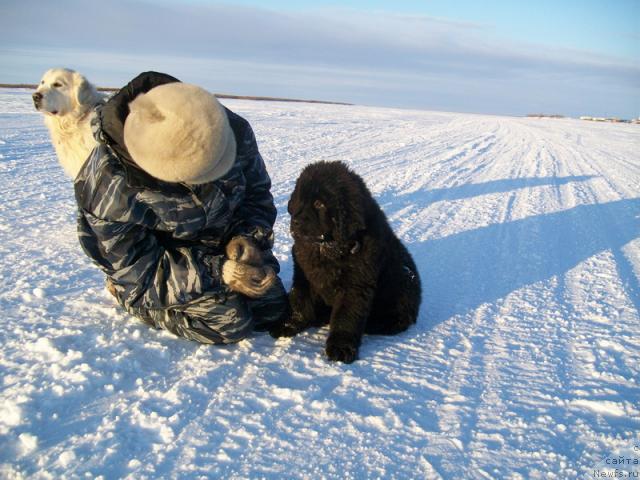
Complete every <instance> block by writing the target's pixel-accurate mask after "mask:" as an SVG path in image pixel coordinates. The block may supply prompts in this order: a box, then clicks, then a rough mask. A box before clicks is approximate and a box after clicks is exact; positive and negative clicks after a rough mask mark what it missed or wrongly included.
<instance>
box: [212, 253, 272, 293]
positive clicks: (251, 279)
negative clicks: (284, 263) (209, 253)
mask: <svg viewBox="0 0 640 480" xmlns="http://www.w3.org/2000/svg"><path fill="white" fill-rule="evenodd" d="M276 278H277V277H276V273H275V272H274V270H273V269H272V268H271V267H269V266H264V267H256V266H253V265H247V264H245V263H240V262H238V261H236V260H231V259H229V260H226V261H225V262H224V264H223V265H222V281H223V282H224V283H226V284H227V285H228V286H229V288H230V289H231V290H232V291H234V292H238V293H242V294H243V295H246V296H248V297H251V298H258V297H261V296H262V295H264V294H265V293H266V292H267V290H269V288H271V286H272V285H273V283H274V282H275V280H276Z"/></svg>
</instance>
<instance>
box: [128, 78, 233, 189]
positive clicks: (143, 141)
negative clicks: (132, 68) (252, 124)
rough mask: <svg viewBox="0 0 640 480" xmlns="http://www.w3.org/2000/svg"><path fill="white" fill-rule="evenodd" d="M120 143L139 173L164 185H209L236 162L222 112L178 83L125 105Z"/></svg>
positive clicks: (210, 97)
mask: <svg viewBox="0 0 640 480" xmlns="http://www.w3.org/2000/svg"><path fill="white" fill-rule="evenodd" d="M124 143H125V145H126V147H127V150H129V154H130V155H131V158H132V159H133V161H134V162H135V163H136V164H137V165H138V166H139V167H140V168H142V169H143V170H144V171H145V172H147V173H148V174H149V175H151V176H153V177H155V178H158V179H160V180H164V181H166V182H182V183H188V184H199V183H207V182H212V181H214V180H217V179H218V178H220V177H222V176H224V175H225V174H226V173H227V172H228V171H229V170H230V169H231V166H232V165H233V162H234V161H235V158H236V139H235V136H234V135H233V130H231V126H230V125H229V119H228V118H227V115H226V113H225V110H224V107H223V106H222V105H221V104H220V102H218V100H217V99H216V97H214V96H213V95H212V94H211V93H209V92H207V91H206V90H204V89H202V88H200V87H197V86H195V85H189V84H186V83H180V82H173V83H167V84H164V85H160V86H158V87H154V88H152V89H151V90H149V91H148V92H147V93H143V94H140V95H138V96H137V97H136V98H135V99H134V100H133V101H132V102H131V103H129V115H128V116H127V118H126V120H125V123H124Z"/></svg>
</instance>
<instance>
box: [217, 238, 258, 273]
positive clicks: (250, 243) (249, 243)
mask: <svg viewBox="0 0 640 480" xmlns="http://www.w3.org/2000/svg"><path fill="white" fill-rule="evenodd" d="M225 251H226V254H227V258H228V259H229V260H233V261H235V262H238V263H243V264H246V265H253V266H254V267H261V266H262V264H263V260H262V252H261V251H260V248H258V246H257V245H256V242H255V241H254V240H253V239H252V238H250V237H242V236H238V237H233V238H232V239H231V241H229V243H228V244H227V247H226V249H225Z"/></svg>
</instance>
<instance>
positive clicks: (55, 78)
mask: <svg viewBox="0 0 640 480" xmlns="http://www.w3.org/2000/svg"><path fill="white" fill-rule="evenodd" d="M96 98H99V94H98V93H97V91H96V89H95V87H94V86H93V85H91V83H89V82H88V81H87V79H86V78H85V77H83V76H82V75H80V74H79V73H78V72H75V71H73V70H69V69H67V68H52V69H51V70H47V71H46V72H45V74H44V75H43V76H42V80H41V81H40V85H38V88H37V89H36V93H34V94H33V104H34V106H35V107H36V110H38V111H40V112H42V113H45V114H48V115H54V116H64V115H68V114H76V115H81V114H84V113H85V112H86V111H87V110H88V109H90V108H92V107H93V106H94V104H95V102H96Z"/></svg>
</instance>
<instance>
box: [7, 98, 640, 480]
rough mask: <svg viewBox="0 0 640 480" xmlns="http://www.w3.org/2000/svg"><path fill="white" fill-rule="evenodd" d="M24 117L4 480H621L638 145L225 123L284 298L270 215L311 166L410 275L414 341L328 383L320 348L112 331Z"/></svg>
mask: <svg viewBox="0 0 640 480" xmlns="http://www.w3.org/2000/svg"><path fill="white" fill-rule="evenodd" d="M29 94H30V92H28V91H25V90H9V89H5V90H0V282H1V283H2V290H1V292H0V306H1V308H2V314H1V316H0V372H1V380H0V477H3V478H5V477H8V478H14V477H15V478H21V477H23V476H24V477H25V478H26V477H29V478H95V477H102V478H105V479H111V478H119V477H125V478H132V479H144V478H157V477H166V478H245V477H251V478H255V477H266V478H282V477H287V478H309V479H316V478H337V479H338V478H339V479H342V478H355V479H361V478H523V479H528V478H532V479H535V478H574V477H581V476H583V475H585V474H586V475H587V477H586V478H589V476H592V475H593V470H594V468H596V466H597V465H598V464H599V463H600V462H601V461H602V460H603V459H605V458H607V456H609V458H610V456H611V455H614V454H619V452H631V453H627V454H626V455H627V457H626V458H632V457H633V455H634V453H633V452H634V447H635V448H636V450H635V455H636V456H638V457H640V446H639V445H640V435H639V433H638V432H639V431H640V316H639V310H640V281H639V279H640V159H639V157H640V155H639V152H640V126H637V125H612V124H593V123H588V122H580V121H576V120H569V119H567V120H550V119H523V118H507V117H493V116H479V115H464V114H446V113H433V112H419V111H404V110H390V109H378V108H366V107H355V106H329V105H309V104H292V103H269V102H252V101H225V104H227V105H228V106H229V107H230V108H231V109H233V110H235V111H236V112H238V113H240V114H241V115H243V116H245V117H246V118H247V119H248V120H250V122H251V123H252V125H253V127H254V129H255V131H256V136H257V138H258V142H259V145H260V149H261V152H262V154H263V156H264V158H265V160H266V162H267V165H268V167H269V170H270V172H271V176H272V179H273V183H274V187H273V193H274V196H275V198H276V201H277V206H278V209H279V212H280V214H279V217H278V221H277V225H276V230H277V246H276V250H277V255H278V257H279V258H280V260H281V263H282V267H283V278H284V279H285V284H286V285H287V286H289V285H290V283H291V266H292V264H291V259H290V253H289V252H290V247H291V238H290V236H289V234H288V221H289V219H288V215H287V214H286V202H287V199H288V196H289V194H290V192H291V191H292V189H293V185H294V182H295V179H296V177H297V175H298V173H299V172H300V170H301V169H302V168H303V166H304V165H306V164H307V163H309V162H312V161H316V160H321V159H325V160H334V159H341V160H345V161H346V162H348V163H349V164H350V165H351V166H352V168H353V169H354V170H355V171H356V172H358V173H359V174H360V175H362V176H363V177H364V179H365V180H366V181H367V183H368V184H369V186H370V188H371V190H372V192H373V193H374V194H375V196H376V198H377V199H378V201H379V202H380V204H381V205H382V208H383V209H384V211H385V212H386V214H387V215H388V218H389V220H390V222H391V224H392V226H393V227H394V229H395V231H396V232H397V233H398V235H399V236H400V237H401V238H402V240H403V241H404V242H405V243H406V244H407V245H408V247H409V249H410V250H411V252H412V253H413V255H414V257H415V259H416V263H417V264H418V266H419V268H420V273H421V276H422V278H423V287H424V302H423V305H422V310H421V313H420V318H419V321H418V324H417V325H416V326H415V327H413V328H411V329H410V330H409V331H407V332H405V333H403V334H401V335H398V336H396V337H365V339H364V343H363V346H362V349H361V355H360V357H361V359H360V360H359V361H357V362H356V363H354V364H352V365H342V364H335V363H329V362H328V361H327V360H326V358H325V357H324V356H323V344H324V341H325V338H326V334H327V332H326V329H314V330H311V331H308V332H305V333H304V334H302V335H299V336H297V337H295V338H293V339H280V340H277V341H276V340H274V339H272V338H271V337H269V336H268V335H267V334H254V336H252V337H251V338H249V339H247V340H245V341H243V342H241V343H239V344H237V345H231V346H224V347H215V346H201V345H198V344H196V343H190V342H188V341H184V340H180V339H176V338H174V337H172V336H171V335H169V334H167V333H163V332H159V331H153V330H151V329H149V328H147V327H145V326H144V325H142V324H139V323H137V322H136V321H135V320H134V319H133V318H131V317H129V316H127V315H125V314H123V313H122V312H121V311H120V310H119V309H118V308H116V306H115V304H114V302H113V301H112V300H111V298H110V296H109V295H108V294H107V293H106V292H105V290H104V288H103V285H104V282H103V278H102V275H101V273H100V272H99V271H98V269H97V268H95V267H94V266H93V265H92V264H91V263H90V262H89V261H88V260H87V259H86V258H85V256H84V255H83V253H82V252H81V250H80V247H79V246H78V244H77V240H76V234H75V213H74V200H73V194H72V185H71V183H70V182H69V181H68V180H67V179H66V178H65V177H64V175H63V172H62V169H61V168H60V167H59V166H58V165H57V163H56V159H55V156H54V152H53V149H52V147H51V145H50V142H49V137H48V134H47V132H46V130H45V128H44V126H43V123H42V118H41V117H40V115H38V114H36V113H35V112H33V110H32V107H31V103H30V97H29ZM601 465H604V466H608V467H609V468H611V467H612V465H611V463H609V464H606V463H605V464H601ZM598 468H599V467H598ZM633 468H635V471H638V470H639V469H640V467H638V466H636V467H633ZM636 475H637V474H636Z"/></svg>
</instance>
